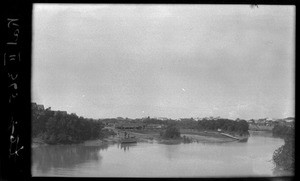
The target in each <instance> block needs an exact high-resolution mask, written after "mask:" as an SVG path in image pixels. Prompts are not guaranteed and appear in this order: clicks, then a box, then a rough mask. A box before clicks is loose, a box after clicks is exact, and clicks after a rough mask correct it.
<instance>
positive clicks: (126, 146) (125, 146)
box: [117, 143, 137, 151]
mask: <svg viewBox="0 0 300 181" xmlns="http://www.w3.org/2000/svg"><path fill="white" fill-rule="evenodd" d="M133 146H137V143H118V144H117V147H118V148H120V149H122V150H124V151H129V148H130V147H133Z"/></svg>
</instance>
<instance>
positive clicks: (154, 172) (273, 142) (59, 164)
mask: <svg viewBox="0 0 300 181" xmlns="http://www.w3.org/2000/svg"><path fill="white" fill-rule="evenodd" d="M250 135H251V136H250V137H249V139H248V141H247V142H243V143H241V142H228V143H190V144H171V145H167V144H158V143H133V144H132V143H130V144H114V145H107V146H102V147H100V146H97V147H88V146H80V145H65V146H42V147H38V148H34V149H32V154H33V155H32V160H33V162H32V164H33V165H32V174H33V176H75V177H224V176H229V177H231V176H233V177H236V176H272V175H274V173H273V168H274V164H273V163H272V161H271V159H272V155H273V152H274V150H276V149H277V148H279V147H280V146H281V145H283V143H284V141H283V140H282V139H279V138H274V137H272V136H270V133H262V132H260V133H257V132H254V133H252V132H251V133H250Z"/></svg>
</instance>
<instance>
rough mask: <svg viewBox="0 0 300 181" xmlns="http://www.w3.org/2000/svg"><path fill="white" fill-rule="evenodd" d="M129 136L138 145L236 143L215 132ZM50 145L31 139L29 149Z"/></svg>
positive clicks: (96, 143) (113, 139)
mask: <svg viewBox="0 0 300 181" xmlns="http://www.w3.org/2000/svg"><path fill="white" fill-rule="evenodd" d="M128 133H129V134H131V135H133V136H134V137H135V138H136V139H137V142H138V143H141V142H153V141H155V142H157V143H159V144H180V143H193V142H197V143H227V142H234V141H238V140H236V139H233V138H230V137H226V136H224V135H221V134H220V133H217V132H211V131H210V132H208V131H194V130H193V131H190V130H182V131H181V136H180V138H176V139H164V138H161V137H160V135H159V132H157V131H152V132H147V133H145V134H143V133H141V132H133V131H128ZM120 138H121V136H110V137H108V138H104V139H94V140H86V141H84V142H82V143H73V144H54V145H81V146H103V145H110V144H115V143H119V141H120ZM48 145H50V144H47V143H45V142H44V141H43V140H41V139H40V138H32V143H31V147H32V148H36V147H39V146H48Z"/></svg>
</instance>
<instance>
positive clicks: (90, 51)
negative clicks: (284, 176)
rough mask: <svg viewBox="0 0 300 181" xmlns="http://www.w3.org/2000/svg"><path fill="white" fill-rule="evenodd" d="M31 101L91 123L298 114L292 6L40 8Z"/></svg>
mask: <svg viewBox="0 0 300 181" xmlns="http://www.w3.org/2000/svg"><path fill="white" fill-rule="evenodd" d="M32 55H33V59H32V102H36V103H38V104H43V105H44V106H45V107H46V108H47V107H51V109H52V110H65V111H67V112H68V113H76V114H77V115H78V116H83V117H86V118H95V119H99V118H114V117H124V118H125V117H128V118H141V117H146V116H150V117H168V118H173V119H176V118H190V117H209V116H213V117H217V116H220V117H222V118H230V119H236V118H241V119H252V118H253V119H258V118H285V117H289V116H292V117H293V116H294V114H295V113H294V112H295V111H294V104H295V95H294V94H295V80H294V77H295V76H294V75H295V7H294V6H258V7H251V6H250V5H162V4H161V5H134V4H132V5H122V4H119V5H111V4H101V5H95V4H93V5H88V4H85V5H83V4H76V5H75V4H34V8H33V52H32Z"/></svg>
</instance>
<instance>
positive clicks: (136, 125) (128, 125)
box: [115, 123, 145, 130]
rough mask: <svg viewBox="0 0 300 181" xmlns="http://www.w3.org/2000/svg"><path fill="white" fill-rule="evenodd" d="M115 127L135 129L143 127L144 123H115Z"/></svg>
mask: <svg viewBox="0 0 300 181" xmlns="http://www.w3.org/2000/svg"><path fill="white" fill-rule="evenodd" d="M115 128H116V129H122V130H126V129H129V130H130V129H131V130H132V129H137V130H141V129H145V125H144V124H135V123H128V124H124V123H123V124H116V125H115Z"/></svg>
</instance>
